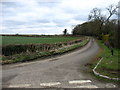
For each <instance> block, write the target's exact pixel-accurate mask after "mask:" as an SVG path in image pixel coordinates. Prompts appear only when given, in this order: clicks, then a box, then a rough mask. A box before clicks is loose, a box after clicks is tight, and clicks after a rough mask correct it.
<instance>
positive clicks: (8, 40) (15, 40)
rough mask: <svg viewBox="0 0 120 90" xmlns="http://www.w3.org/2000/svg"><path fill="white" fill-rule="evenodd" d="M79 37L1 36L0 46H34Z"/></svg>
mask: <svg viewBox="0 0 120 90" xmlns="http://www.w3.org/2000/svg"><path fill="white" fill-rule="evenodd" d="M79 38H80V37H17V36H2V45H9V44H36V43H58V42H66V41H70V40H75V39H79Z"/></svg>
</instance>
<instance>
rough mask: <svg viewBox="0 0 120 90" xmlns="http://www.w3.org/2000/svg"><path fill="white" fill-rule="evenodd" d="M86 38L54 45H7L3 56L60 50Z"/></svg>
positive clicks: (3, 48) (3, 47)
mask: <svg viewBox="0 0 120 90" xmlns="http://www.w3.org/2000/svg"><path fill="white" fill-rule="evenodd" d="M83 39H85V38H81V39H77V40H72V41H69V42H63V43H54V44H24V45H5V46H2V55H4V56H11V55H14V54H20V53H24V52H28V53H29V52H40V51H48V50H54V49H57V48H60V47H62V46H66V45H71V44H75V43H79V42H81V41H82V40H83Z"/></svg>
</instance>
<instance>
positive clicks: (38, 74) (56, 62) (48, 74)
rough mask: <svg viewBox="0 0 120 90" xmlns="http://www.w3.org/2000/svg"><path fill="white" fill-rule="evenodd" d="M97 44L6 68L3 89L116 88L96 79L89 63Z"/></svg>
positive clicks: (3, 70) (97, 48)
mask: <svg viewBox="0 0 120 90" xmlns="http://www.w3.org/2000/svg"><path fill="white" fill-rule="evenodd" d="M98 51H99V47H98V45H97V44H96V42H95V41H92V40H90V42H89V43H88V44H87V45H86V46H85V47H83V48H81V49H78V50H76V51H74V52H71V53H67V54H65V55H62V56H57V57H54V58H49V59H45V60H37V61H33V62H27V63H20V64H11V65H4V66H3V67H2V86H3V88H4V87H8V88H49V87H50V88H52V87H54V88H61V87H62V88H116V87H117V85H115V84H112V83H106V82H101V81H98V80H96V78H95V77H94V76H92V75H91V74H90V73H88V70H89V69H88V67H86V64H87V63H89V62H90V61H91V59H92V58H93V57H94V56H95V55H96V54H97V52H98Z"/></svg>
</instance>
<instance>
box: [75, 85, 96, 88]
mask: <svg viewBox="0 0 120 90" xmlns="http://www.w3.org/2000/svg"><path fill="white" fill-rule="evenodd" d="M77 88H98V87H97V86H96V85H87V86H77Z"/></svg>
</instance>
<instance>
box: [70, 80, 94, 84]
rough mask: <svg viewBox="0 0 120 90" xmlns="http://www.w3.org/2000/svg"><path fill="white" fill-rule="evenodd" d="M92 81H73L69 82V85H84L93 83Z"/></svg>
mask: <svg viewBox="0 0 120 90" xmlns="http://www.w3.org/2000/svg"><path fill="white" fill-rule="evenodd" d="M91 82H92V81H91V80H73V81H69V84H84V83H91Z"/></svg>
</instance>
